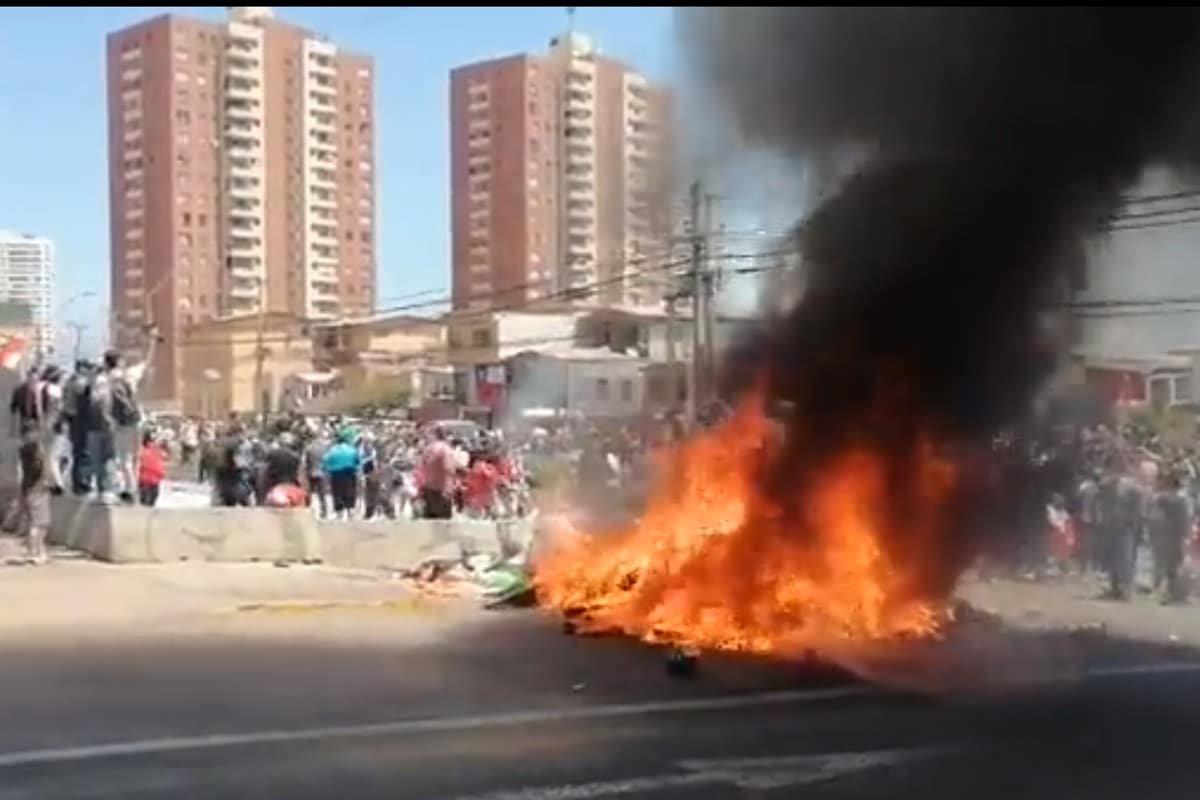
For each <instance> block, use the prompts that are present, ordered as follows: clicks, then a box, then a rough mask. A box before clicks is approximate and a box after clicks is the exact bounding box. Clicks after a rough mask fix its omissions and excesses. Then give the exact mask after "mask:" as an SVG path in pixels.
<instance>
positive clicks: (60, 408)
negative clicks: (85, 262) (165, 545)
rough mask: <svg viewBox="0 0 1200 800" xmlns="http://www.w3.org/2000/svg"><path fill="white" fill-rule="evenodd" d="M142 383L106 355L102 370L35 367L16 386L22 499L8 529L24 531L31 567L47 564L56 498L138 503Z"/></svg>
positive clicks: (97, 366) (13, 404)
mask: <svg viewBox="0 0 1200 800" xmlns="http://www.w3.org/2000/svg"><path fill="white" fill-rule="evenodd" d="M140 377H141V369H140V368H134V369H127V368H126V366H125V364H124V363H123V361H122V357H121V355H120V353H118V352H116V351H109V352H107V353H105V354H104V357H103V359H102V361H101V362H99V363H92V362H89V361H86V360H81V361H79V362H77V363H76V365H75V369H74V371H73V372H72V373H71V374H70V375H66V374H65V373H64V371H63V370H61V369H60V368H59V367H58V366H56V365H46V366H35V367H33V368H31V369H29V370H28V372H27V374H26V375H25V377H24V379H23V380H22V381H21V382H20V383H18V384H17V385H16V387H14V389H13V391H12V395H11V397H10V400H9V419H10V431H9V433H10V435H11V436H13V437H18V439H19V446H18V448H17V463H16V469H17V479H18V481H17V482H18V485H19V498H18V503H17V505H16V507H15V508H14V509H13V512H14V513H13V514H10V515H8V519H6V520H5V525H6V527H10V528H12V527H23V528H24V529H25V530H26V532H27V539H28V542H29V549H30V558H31V559H32V560H33V561H35V562H41V561H45V559H46V549H45V537H46V533H47V529H48V528H49V525H50V496H51V495H53V494H61V493H62V492H64V491H66V490H67V489H68V488H70V489H72V490H73V491H74V492H75V493H76V494H81V495H85V494H90V493H93V492H94V493H95V496H96V497H97V498H98V499H99V500H101V501H103V502H115V501H116V499H117V498H118V497H124V498H126V499H127V500H128V501H130V502H132V501H133V499H134V493H135V491H136V487H137V474H136V471H135V470H136V464H137V451H138V437H139V435H140V426H141V422H142V414H141V411H140V408H139V406H138V402H137V390H136V387H137V383H138V381H139V380H140Z"/></svg>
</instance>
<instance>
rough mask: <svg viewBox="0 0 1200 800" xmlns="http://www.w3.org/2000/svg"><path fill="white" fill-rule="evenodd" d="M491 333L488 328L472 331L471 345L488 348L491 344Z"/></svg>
mask: <svg viewBox="0 0 1200 800" xmlns="http://www.w3.org/2000/svg"><path fill="white" fill-rule="evenodd" d="M491 339H492V337H491V331H489V330H488V329H487V328H476V329H475V330H473V331H471V345H472V346H473V347H487V346H488V345H489V344H491Z"/></svg>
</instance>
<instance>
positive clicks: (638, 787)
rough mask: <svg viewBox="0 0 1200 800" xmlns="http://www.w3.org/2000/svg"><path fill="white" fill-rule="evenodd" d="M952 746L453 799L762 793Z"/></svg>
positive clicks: (733, 761)
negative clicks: (732, 790)
mask: <svg viewBox="0 0 1200 800" xmlns="http://www.w3.org/2000/svg"><path fill="white" fill-rule="evenodd" d="M956 749H957V748H949V747H937V748H920V749H912V750H867V751H862V752H849V753H820V754H817V755H813V754H807V755H791V756H766V757H762V758H718V759H689V760H686V761H680V762H679V763H678V766H679V767H680V768H682V769H685V770H689V772H688V773H685V774H679V773H666V774H663V775H648V776H645V777H640V778H619V779H615V780H611V781H592V782H589V783H574V784H563V785H559V786H529V787H525V788H521V789H498V790H496V791H492V792H483V793H481V794H472V795H463V796H460V797H457V798H454V800H592V799H593V798H597V797H615V796H619V795H623V794H637V793H647V792H654V791H660V790H663V789H675V788H679V787H684V786H712V785H716V784H732V785H734V786H737V787H738V788H741V789H754V790H758V791H764V790H769V789H782V788H784V787H789V786H806V785H812V784H814V783H824V782H825V781H831V780H835V779H837V778H841V777H844V776H846V775H851V774H853V773H855V772H862V771H864V770H869V769H877V768H879V767H892V766H898V765H900V764H906V763H910V762H913V761H925V760H928V759H931V758H936V757H938V756H946V755H949V754H950V753H952V752H954V751H955V750H956Z"/></svg>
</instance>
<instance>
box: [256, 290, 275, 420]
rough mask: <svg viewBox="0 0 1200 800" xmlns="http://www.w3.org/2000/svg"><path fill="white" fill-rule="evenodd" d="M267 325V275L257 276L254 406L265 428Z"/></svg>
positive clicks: (266, 409) (266, 411)
mask: <svg viewBox="0 0 1200 800" xmlns="http://www.w3.org/2000/svg"><path fill="white" fill-rule="evenodd" d="M266 327H267V276H266V275H260V276H259V278H258V325H257V331H256V333H255V336H254V407H255V408H256V409H258V412H259V416H260V424H261V425H262V427H263V429H264V430H265V429H266V427H267V414H269V413H270V410H271V409H270V408H268V404H267V402H266V396H265V395H266V393H265V392H264V391H263V390H264V389H265V388H266V387H265V386H264V385H263V378H264V376H263V368H264V366H265V365H266V363H267V348H266V346H265V343H264V339H265V338H266V337H265V334H266Z"/></svg>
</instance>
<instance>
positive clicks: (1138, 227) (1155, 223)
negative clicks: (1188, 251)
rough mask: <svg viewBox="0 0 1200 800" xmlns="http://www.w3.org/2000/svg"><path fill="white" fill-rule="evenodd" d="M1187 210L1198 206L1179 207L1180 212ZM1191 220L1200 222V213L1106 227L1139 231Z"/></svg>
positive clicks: (1115, 229)
mask: <svg viewBox="0 0 1200 800" xmlns="http://www.w3.org/2000/svg"><path fill="white" fill-rule="evenodd" d="M1187 211H1200V206H1197V207H1196V208H1194V209H1181V212H1187ZM1164 216H1165V215H1164ZM1192 222H1200V214H1196V215H1192V216H1187V217H1174V218H1171V219H1157V220H1147V221H1146V222H1141V223H1138V224H1136V225H1110V226H1109V227H1108V230H1110V231H1140V230H1146V229H1148V228H1163V227H1170V226H1172V225H1187V224H1190V223H1192Z"/></svg>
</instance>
